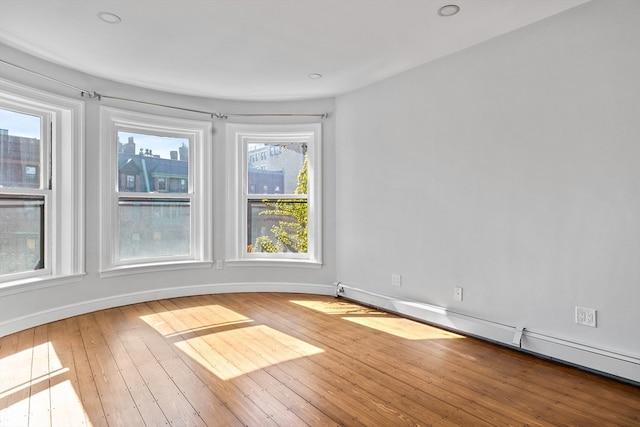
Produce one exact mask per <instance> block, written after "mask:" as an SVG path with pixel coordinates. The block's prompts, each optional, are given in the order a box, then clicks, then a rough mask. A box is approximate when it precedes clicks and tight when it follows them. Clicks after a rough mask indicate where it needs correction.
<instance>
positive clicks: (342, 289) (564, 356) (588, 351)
mask: <svg viewBox="0 0 640 427" xmlns="http://www.w3.org/2000/svg"><path fill="white" fill-rule="evenodd" d="M334 285H335V295H336V297H339V298H345V299H348V300H351V301H354V302H357V303H360V304H364V305H367V306H371V307H374V308H377V309H380V310H384V311H388V312H391V313H395V314H399V315H402V316H405V317H409V318H412V319H416V320H419V321H422V322H425V323H429V324H432V325H435V326H438V327H442V328H444V329H448V330H451V331H454V332H459V333H461V334H464V335H469V336H473V337H476V338H480V339H482V340H485V341H491V342H494V343H497V344H500V345H504V346H508V347H511V348H515V349H519V350H522V351H525V352H528V353H532V354H534V355H536V356H539V357H543V358H545V359H551V360H554V361H557V362H561V363H565V364H569V365H572V366H575V367H578V368H580V369H584V370H588V371H592V372H596V373H598V374H601V375H606V376H610V377H613V378H616V379H619V380H621V381H625V382H630V383H633V384H634V385H640V358H639V357H635V356H631V355H627V354H620V353H618V352H615V351H610V350H607V349H602V348H597V347H593V346H590V345H585V344H580V343H577V342H573V341H570V340H566V339H562V338H558V337H553V336H549V335H547V334H543V333H539V332H536V331H531V330H528V329H527V328H526V325H505V324H502V323H498V322H493V321H490V320H486V319H481V318H479V317H474V316H469V315H466V314H464V313H459V312H456V311H452V310H450V309H448V308H444V307H439V306H435V305H431V304H426V303H423V302H418V301H410V300H404V299H401V298H396V297H392V296H389V295H383V294H378V293H375V292H371V291H367V290H364V289H360V288H357V287H353V286H349V285H347V284H344V283H342V282H337V283H335V284H334Z"/></svg>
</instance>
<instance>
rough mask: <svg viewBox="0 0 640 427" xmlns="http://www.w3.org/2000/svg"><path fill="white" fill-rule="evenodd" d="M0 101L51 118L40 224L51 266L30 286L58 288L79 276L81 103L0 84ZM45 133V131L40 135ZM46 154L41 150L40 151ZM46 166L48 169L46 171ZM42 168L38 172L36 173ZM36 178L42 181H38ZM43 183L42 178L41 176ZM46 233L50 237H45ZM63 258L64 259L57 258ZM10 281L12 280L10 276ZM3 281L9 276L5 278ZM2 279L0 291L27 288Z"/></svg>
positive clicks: (81, 247)
mask: <svg viewBox="0 0 640 427" xmlns="http://www.w3.org/2000/svg"><path fill="white" fill-rule="evenodd" d="M0 88H1V91H0V98H1V99H2V100H3V102H7V103H10V104H13V105H16V106H26V107H28V108H33V109H36V110H39V111H47V112H49V113H50V115H51V123H52V127H53V135H51V137H52V141H53V144H52V152H51V157H52V159H51V160H52V166H53V175H52V181H53V190H51V191H45V193H46V194H45V197H47V198H48V200H47V203H45V211H46V212H45V221H46V226H47V227H48V228H49V230H50V232H47V233H48V235H49V239H50V241H51V242H50V244H47V245H46V246H45V252H46V255H45V259H46V260H47V261H49V264H50V266H49V267H47V268H46V269H47V270H48V275H45V276H40V275H39V273H35V274H34V275H38V276H39V277H38V278H37V279H36V278H35V277H34V279H35V281H40V280H43V281H50V282H51V283H57V282H59V281H63V282H64V281H65V276H69V277H70V280H71V281H73V280H74V279H73V277H75V276H76V275H78V274H82V273H83V272H84V267H85V266H84V263H85V254H84V222H85V219H84V181H85V164H84V105H85V104H84V102H83V101H78V100H75V99H70V98H66V97H62V96H59V95H54V94H51V93H47V92H43V91H40V90H36V89H32V88H29V87H26V86H22V85H20V84H17V83H14V82H11V81H8V80H4V79H0ZM44 132H45V133H48V130H44ZM45 149H46V147H45ZM47 167H48V166H47ZM46 170H47V168H44V167H43V168H42V170H41V174H42V175H43V174H44V173H46V172H45V171H46ZM42 175H41V176H42ZM42 179H46V177H42ZM49 233H50V234H49ZM62 254H64V256H62ZM11 276H13V275H11ZM7 277H8V276H7ZM7 277H5V280H1V279H0V281H1V282H4V284H5V286H6V285H7V284H9V286H11V285H13V284H14V283H29V282H30V280H28V279H27V280H23V278H24V275H20V276H19V277H20V278H19V279H15V278H13V277H17V276H13V277H12V278H8V279H7Z"/></svg>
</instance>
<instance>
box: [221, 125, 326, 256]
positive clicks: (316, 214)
mask: <svg viewBox="0 0 640 427" xmlns="http://www.w3.org/2000/svg"><path fill="white" fill-rule="evenodd" d="M227 144H228V153H229V155H230V156H232V158H233V162H231V161H230V162H229V164H232V165H233V171H232V174H233V176H232V178H233V179H231V180H230V181H229V193H230V194H233V197H232V199H233V203H232V204H231V205H230V211H229V215H228V222H229V227H228V230H229V239H228V242H229V246H228V257H229V261H230V262H231V265H233V262H234V261H239V262H242V263H244V264H246V263H247V262H254V263H262V262H265V261H266V262H273V261H277V262H285V261H293V262H296V263H301V262H302V263H309V264H318V265H319V264H320V263H321V233H320V219H321V213H320V212H321V209H320V200H321V189H320V185H321V181H320V154H321V126H320V124H318V123H315V124H304V125H242V124H228V125H227ZM267 153H274V154H275V153H278V155H277V156H267ZM258 161H259V164H257V162H258ZM257 190H258V191H259V192H257Z"/></svg>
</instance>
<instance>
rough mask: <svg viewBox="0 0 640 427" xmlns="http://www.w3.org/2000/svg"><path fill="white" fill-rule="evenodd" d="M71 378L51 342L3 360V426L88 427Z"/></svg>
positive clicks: (0, 377)
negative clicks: (82, 426) (53, 426)
mask: <svg viewBox="0 0 640 427" xmlns="http://www.w3.org/2000/svg"><path fill="white" fill-rule="evenodd" d="M68 374H69V368H67V367H63V366H62V363H61V362H60V359H59V358H58V356H57V354H56V352H55V349H54V348H53V345H52V344H51V343H50V342H47V343H43V344H39V345H37V346H34V347H29V348H27V349H25V350H22V351H20V352H17V353H14V354H11V355H9V356H6V357H4V358H2V359H0V426H4V425H6V426H13V425H61V426H62V425H70V426H71V425H87V423H89V417H88V414H87V413H86V412H85V410H84V407H83V406H82V402H81V401H80V399H79V397H78V395H77V393H76V390H75V389H74V387H73V384H72V382H71V381H70V380H69V379H68ZM49 408H51V410H50V409H49Z"/></svg>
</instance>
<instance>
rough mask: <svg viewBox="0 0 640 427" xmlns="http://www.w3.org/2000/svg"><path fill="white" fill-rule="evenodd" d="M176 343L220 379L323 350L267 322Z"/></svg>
mask: <svg viewBox="0 0 640 427" xmlns="http://www.w3.org/2000/svg"><path fill="white" fill-rule="evenodd" d="M175 345H176V346H177V347H178V348H179V349H180V350H182V351H183V352H185V353H186V354H187V355H189V356H190V357H192V358H193V359H194V360H195V361H197V362H198V363H200V364H201V365H202V366H204V367H205V368H207V369H208V370H209V371H211V372H212V373H214V374H215V375H216V376H217V377H218V378H220V379H222V380H230V379H233V378H236V377H238V376H240V375H245V374H248V373H250V372H254V371H257V370H260V369H263V368H266V367H269V366H274V365H277V364H279V363H283V362H287V361H290V360H294V359H298V358H301V357H307V356H312V355H314V354H319V353H322V352H323V351H324V350H322V349H321V348H318V347H316V346H313V345H311V344H308V343H306V342H304V341H301V340H299V339H297V338H294V337H292V336H290V335H287V334H285V333H283V332H280V331H277V330H275V329H273V328H270V327H269V326H266V325H256V326H247V327H242V328H238V329H233V330H226V331H221V332H216V333H211V334H208V335H205V336H200V337H194V338H190V339H187V340H184V341H180V342H177V343H176V344H175Z"/></svg>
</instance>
